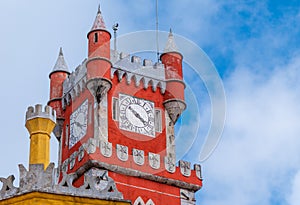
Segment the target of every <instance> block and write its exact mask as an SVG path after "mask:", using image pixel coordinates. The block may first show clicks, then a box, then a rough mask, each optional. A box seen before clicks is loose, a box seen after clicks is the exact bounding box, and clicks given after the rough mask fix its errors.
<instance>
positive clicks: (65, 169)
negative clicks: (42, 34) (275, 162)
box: [0, 8, 202, 205]
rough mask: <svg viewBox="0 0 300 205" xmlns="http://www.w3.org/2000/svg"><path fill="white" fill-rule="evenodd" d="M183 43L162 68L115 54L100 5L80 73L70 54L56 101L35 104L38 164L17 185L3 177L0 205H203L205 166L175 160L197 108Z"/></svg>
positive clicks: (168, 51) (58, 68)
mask: <svg viewBox="0 0 300 205" xmlns="http://www.w3.org/2000/svg"><path fill="white" fill-rule="evenodd" d="M175 40H176V39H174V36H173V34H172V32H171V31H170V33H169V36H168V40H167V42H166V46H165V48H164V50H163V52H162V53H161V54H160V55H159V61H158V62H153V61H152V60H149V59H141V58H140V57H138V56H134V55H132V54H126V53H124V52H122V51H121V50H117V49H116V48H115V49H112V48H111V45H110V42H111V33H110V31H109V30H108V29H107V27H106V26H105V22H104V20H103V16H102V13H101V11H100V8H99V9H98V12H97V15H96V19H95V21H94V23H93V25H92V28H91V30H90V31H89V32H88V33H87V41H88V44H87V46H88V54H87V57H86V58H85V59H84V60H83V61H82V63H81V64H80V65H78V66H77V68H76V69H74V71H70V70H69V68H68V66H67V64H66V61H65V59H64V55H63V51H62V49H60V51H59V55H58V58H57V61H56V63H55V65H54V67H53V69H52V70H51V68H50V69H49V71H51V72H50V74H49V78H50V98H49V102H48V105H44V106H43V105H39V104H38V105H35V106H30V107H28V109H27V112H26V122H25V123H26V124H25V125H26V128H27V130H28V132H29V136H28V138H29V140H30V153H29V165H28V167H27V166H24V165H19V172H20V173H19V174H20V176H19V182H18V184H17V185H16V184H14V179H15V177H14V176H13V175H11V176H8V177H3V178H0V182H1V183H0V188H1V186H2V188H1V189H0V205H4V204H16V205H29V204H31V205H32V204H39V205H50V204H51V205H52V204H53V205H54V204H55V205H60V204H67V205H71V204H72V205H73V204H74V205H80V204H91V205H92V204H95V205H96V204H107V205H113V204H120V205H127V204H128V205H129V204H132V205H177V204H178V205H192V204H196V200H195V192H197V191H198V190H200V189H201V187H202V176H201V167H200V165H198V164H195V165H192V164H191V163H190V162H187V161H183V160H179V161H176V156H175V138H176V136H175V132H174V126H175V124H176V122H177V119H178V118H179V117H180V115H181V114H182V112H184V110H185V108H186V106H188V105H186V103H185V100H184V89H185V83H184V81H183V74H182V73H183V72H182V61H183V56H182V55H181V53H180V50H179V49H178V48H177V46H176V43H175ZM52 133H53V136H55V137H56V139H57V140H58V142H59V155H58V156H59V159H58V163H57V164H56V165H55V164H54V163H50V136H51V135H52ZM177 146H180V145H177Z"/></svg>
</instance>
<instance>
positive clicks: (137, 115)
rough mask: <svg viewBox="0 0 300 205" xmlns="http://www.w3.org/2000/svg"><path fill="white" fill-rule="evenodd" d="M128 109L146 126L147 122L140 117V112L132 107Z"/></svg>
mask: <svg viewBox="0 0 300 205" xmlns="http://www.w3.org/2000/svg"><path fill="white" fill-rule="evenodd" d="M128 109H129V110H130V111H131V112H132V113H133V114H134V116H136V117H137V118H138V119H139V120H140V121H141V122H142V123H143V124H146V121H145V120H144V119H143V118H142V117H141V116H140V114H139V113H138V112H136V111H135V110H134V109H132V107H130V106H129V107H128Z"/></svg>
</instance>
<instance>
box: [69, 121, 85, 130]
mask: <svg viewBox="0 0 300 205" xmlns="http://www.w3.org/2000/svg"><path fill="white" fill-rule="evenodd" d="M72 124H75V125H76V126H78V127H80V128H82V127H83V126H84V125H83V124H81V123H79V122H77V121H75V122H73V123H72Z"/></svg>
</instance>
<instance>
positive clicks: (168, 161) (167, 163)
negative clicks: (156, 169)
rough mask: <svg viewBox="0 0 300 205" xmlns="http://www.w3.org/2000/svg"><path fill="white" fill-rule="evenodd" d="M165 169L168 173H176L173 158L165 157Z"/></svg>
mask: <svg viewBox="0 0 300 205" xmlns="http://www.w3.org/2000/svg"><path fill="white" fill-rule="evenodd" d="M165 168H166V170H167V171H168V172H170V173H174V172H175V171H176V167H175V159H174V158H173V157H165Z"/></svg>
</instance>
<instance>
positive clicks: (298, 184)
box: [289, 171, 300, 205]
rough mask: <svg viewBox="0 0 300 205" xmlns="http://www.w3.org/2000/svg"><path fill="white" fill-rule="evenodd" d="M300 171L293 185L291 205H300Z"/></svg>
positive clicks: (290, 198) (290, 197)
mask: <svg viewBox="0 0 300 205" xmlns="http://www.w3.org/2000/svg"><path fill="white" fill-rule="evenodd" d="M299 193H300V171H299V172H298V173H297V174H296V175H295V178H294V181H293V184H292V192H291V195H290V196H289V204H290V205H298V204H299V203H300V195H299Z"/></svg>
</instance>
